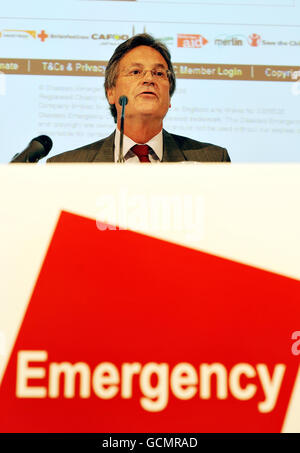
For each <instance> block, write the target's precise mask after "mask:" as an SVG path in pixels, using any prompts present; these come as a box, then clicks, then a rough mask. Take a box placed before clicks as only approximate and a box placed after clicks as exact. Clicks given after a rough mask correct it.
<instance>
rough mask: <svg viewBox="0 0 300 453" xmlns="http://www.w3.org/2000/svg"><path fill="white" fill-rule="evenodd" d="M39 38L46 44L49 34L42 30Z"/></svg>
mask: <svg viewBox="0 0 300 453" xmlns="http://www.w3.org/2000/svg"><path fill="white" fill-rule="evenodd" d="M38 38H40V40H41V41H42V42H44V41H45V39H46V38H48V35H47V33H46V32H45V30H42V31H41V33H40V34H39V35H38Z"/></svg>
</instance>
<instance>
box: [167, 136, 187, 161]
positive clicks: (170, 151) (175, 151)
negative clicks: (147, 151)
mask: <svg viewBox="0 0 300 453" xmlns="http://www.w3.org/2000/svg"><path fill="white" fill-rule="evenodd" d="M183 160H185V158H184V155H183V153H182V152H181V151H180V149H179V147H178V145H177V143H176V141H175V140H174V138H173V137H172V135H171V134H169V133H168V132H167V131H165V130H164V129H163V158H162V162H182V161H183Z"/></svg>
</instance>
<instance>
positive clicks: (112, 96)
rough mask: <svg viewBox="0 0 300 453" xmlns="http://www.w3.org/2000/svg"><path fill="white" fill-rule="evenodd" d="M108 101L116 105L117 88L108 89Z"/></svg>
mask: <svg viewBox="0 0 300 453" xmlns="http://www.w3.org/2000/svg"><path fill="white" fill-rule="evenodd" d="M106 94H107V99H108V102H109V103H110V104H115V103H116V102H115V87H112V88H108V89H107V91H106Z"/></svg>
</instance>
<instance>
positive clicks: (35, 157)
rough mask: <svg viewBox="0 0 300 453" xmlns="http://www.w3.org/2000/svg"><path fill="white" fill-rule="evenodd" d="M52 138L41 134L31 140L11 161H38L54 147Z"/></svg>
mask: <svg viewBox="0 0 300 453" xmlns="http://www.w3.org/2000/svg"><path fill="white" fill-rule="evenodd" d="M52 145H53V143H52V140H51V138H50V137H48V136H47V135H39V136H38V137H35V138H33V139H32V140H31V142H30V143H29V145H28V146H27V148H25V149H24V151H22V152H21V153H18V154H16V155H15V156H14V157H13V158H12V160H11V161H10V163H16V162H19V163H25V162H29V163H34V162H38V161H39V160H40V159H42V158H43V157H45V156H47V154H49V151H50V149H51V148H52Z"/></svg>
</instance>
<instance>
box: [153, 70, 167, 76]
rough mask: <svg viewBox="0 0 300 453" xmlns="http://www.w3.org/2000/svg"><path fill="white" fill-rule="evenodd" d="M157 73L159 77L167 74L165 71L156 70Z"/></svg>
mask: <svg viewBox="0 0 300 453" xmlns="http://www.w3.org/2000/svg"><path fill="white" fill-rule="evenodd" d="M155 74H156V75H157V76H158V77H163V76H164V75H165V74H164V72H163V71H155Z"/></svg>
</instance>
